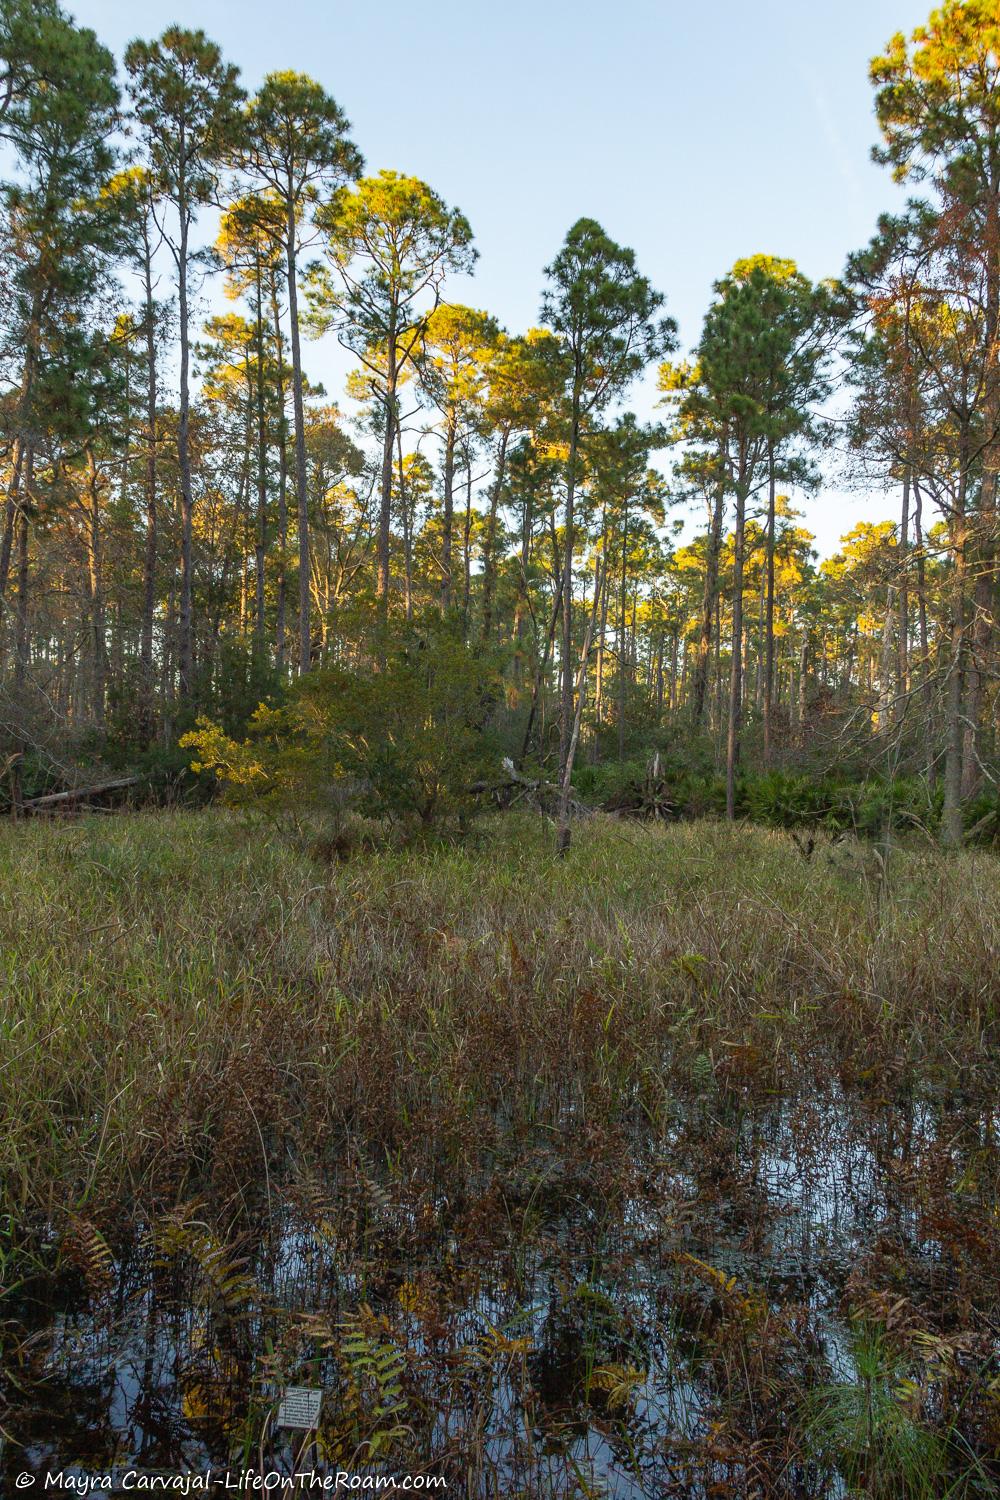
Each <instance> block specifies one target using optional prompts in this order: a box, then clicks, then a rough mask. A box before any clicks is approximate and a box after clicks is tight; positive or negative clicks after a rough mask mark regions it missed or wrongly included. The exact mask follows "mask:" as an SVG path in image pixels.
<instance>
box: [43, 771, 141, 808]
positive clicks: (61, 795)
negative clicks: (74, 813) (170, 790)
mask: <svg viewBox="0 0 1000 1500" xmlns="http://www.w3.org/2000/svg"><path fill="white" fill-rule="evenodd" d="M141 780H142V777H141V776H119V777H118V779H117V780H116V781H102V782H100V783H99V784H98V785H97V786H78V787H73V788H72V790H71V791H68V792H46V794H45V796H44V797H28V798H26V799H25V800H24V802H22V803H21V811H22V812H23V813H33V812H47V811H48V810H49V808H53V807H72V806H73V804H74V803H76V802H85V801H86V800H87V798H88V797H103V796H104V794H105V793H106V792H118V791H121V790H123V789H124V788H125V787H127V786H138V784H139V782H140V781H141Z"/></svg>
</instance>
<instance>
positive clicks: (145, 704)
mask: <svg viewBox="0 0 1000 1500" xmlns="http://www.w3.org/2000/svg"><path fill="white" fill-rule="evenodd" d="M152 262H153V255H152V247H151V245H150V242H149V229H148V224H147V227H146V229H145V231H144V240H143V281H144V290H145V300H146V546H145V554H144V557H143V567H142V629H141V639H140V645H139V677H140V681H141V688H140V691H141V694H142V705H141V712H140V726H139V739H140V743H141V744H142V746H143V748H145V747H147V746H148V745H149V744H150V742H151V741H152V738H153V699H154V683H153V617H154V614H155V611H156V546H157V536H156V531H157V514H156V510H157V506H156V483H157V476H156V398H157V380H156V304H155V302H154V300H153V264H152Z"/></svg>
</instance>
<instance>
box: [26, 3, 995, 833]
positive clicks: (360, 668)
mask: <svg viewBox="0 0 1000 1500" xmlns="http://www.w3.org/2000/svg"><path fill="white" fill-rule="evenodd" d="M871 79H872V83H873V87H874V101H875V111H876V117H877V122H878V127H879V130H880V132H881V144H880V145H879V146H878V148H877V151H876V155H877V156H878V158H879V159H880V160H881V161H882V162H884V163H885V165H886V166H887V167H888V168H889V169H891V171H892V172H893V174H894V175H895V176H896V177H897V178H898V179H900V180H903V181H906V182H907V183H909V184H911V185H912V190H913V193H914V194H915V196H913V197H912V198H911V199H910V200H909V201H908V202H907V206H906V208H905V209H904V210H903V211H902V212H901V213H898V214H896V215H894V216H889V215H886V216H885V217H883V218H882V219H881V220H880V222H879V224H878V228H877V232H876V234H875V236H874V238H873V239H872V241H871V243H870V244H869V245H868V246H867V247H865V248H863V249H861V250H859V251H858V253H857V254H855V255H853V256H852V257H851V258H850V260H849V263H848V265H847V267H846V268H844V269H842V270H840V268H831V270H834V269H836V270H839V271H840V274H839V276H838V277H837V279H833V278H832V277H831V279H830V280H829V281H824V282H822V283H819V284H814V283H812V282H811V281H810V280H809V279H808V278H807V277H806V276H805V275H804V274H803V273H802V272H801V271H800V270H799V269H798V268H797V267H796V265H795V264H794V263H793V262H792V261H790V260H788V259H783V258H780V257H778V256H772V255H764V254H752V255H748V256H747V258H745V259H741V260H740V261H738V262H737V263H736V264H735V265H734V266H733V267H732V269H731V270H729V271H728V272H727V273H726V274H724V275H721V276H720V279H719V280H718V281H717V282H716V283H715V289H714V296H713V299H712V302H711V305H710V306H709V308H708V310H707V312H706V315H705V319H704V323H703V327H702V330H701V334H700V337H699V339H698V342H697V344H696V346H695V347H694V348H693V349H692V350H691V351H690V353H689V355H688V356H687V357H686V358H684V357H682V356H681V355H680V353H679V350H678V340H677V332H676V327H675V325H674V323H673V322H672V320H671V319H670V318H669V317H668V316H667V315H666V312H665V303H664V298H663V296H662V294H661V293H660V291H659V290H658V289H656V288H654V287H653V286H652V285H651V283H650V282H649V281H648V280H647V278H646V277H645V276H644V275H643V274H642V271H641V269H640V268H639V266H638V265H637V263H636V257H635V255H634V254H633V252H632V251H631V250H630V249H628V248H627V247H625V246H622V245H620V244H618V243H617V242H616V241H615V240H614V239H613V238H612V237H611V236H610V235H609V233H608V232H607V231H606V230H605V229H604V228H603V227H602V226H601V225H599V224H598V223H596V222H595V221H593V220H592V219H588V218H581V219H580V220H579V221H578V222H577V223H576V224H574V225H573V226H572V227H571V228H570V229H569V230H568V233H567V235H566V238H565V241H564V243H563V245H562V246H561V247H560V248H558V250H556V251H555V253H554V255H553V259H552V261H551V263H550V265H549V266H548V267H546V268H545V269H544V271H542V270H541V269H540V273H539V280H540V318H539V326H537V327H534V328H529V329H525V330H514V331H511V330H508V329H505V328H503V327H502V326H501V325H500V323H499V322H498V320H497V319H496V318H495V317H494V316H493V315H491V313H490V312H489V311H488V310H482V309H479V308H477V307H474V306H466V305H464V304H462V303H458V302H456V301H453V300H450V297H449V289H450V286H451V285H452V284H453V283H454V279H455V278H456V277H457V276H460V275H462V274H464V273H468V272H470V271H471V270H472V269H473V266H474V262H475V259H476V250H475V247H474V243H473V234H472V229H471V227H470V225H469V223H468V222H467V220H466V218H465V217H464V215H463V214H462V212H461V211H460V209H459V208H457V207H455V206H452V205H449V204H447V203H446V202H444V201H443V199H442V198H441V197H440V196H439V195H438V193H436V192H435V191H434V189H433V188H432V187H431V186H429V185H428V184H426V183H425V182H423V181H421V180H418V179H416V178H414V177H409V176H404V175H401V174H399V173H396V172H394V171H391V170H374V171H373V170H370V169H369V168H368V167H367V166H366V164H365V162H364V159H363V157H362V154H361V151H360V149H359V147H358V146H357V145H356V144H355V142H354V140H353V138H352V134H351V126H350V124H349V122H348V120H347V119H346V118H345V115H344V113H343V112H342V110H341V109H340V107H339V106H338V104H337V103H336V102H335V100H334V99H333V98H332V97H331V95H330V94H329V93H327V91H326V89H325V87H324V85H323V84H321V83H319V82H317V81H314V80H312V79H311V78H308V77H306V76H303V75H302V74H299V73H294V72H275V73H272V74H270V75H269V76H268V77H267V78H265V79H264V81H263V82H262V83H261V84H260V86H259V88H258V89H257V90H256V92H253V91H251V90H249V89H247V88H245V87H244V86H243V84H242V83H241V80H240V77H239V73H238V70H237V69H236V68H235V67H234V66H233V65H232V64H231V63H229V62H227V60H226V59H225V58H224V57H223V55H222V54H221V52H220V50H219V48H218V47H217V46H216V45H215V44H214V43H213V42H212V41H210V40H209V39H208V38H207V37H206V36H205V35H204V34H203V33H202V32H200V31H188V30H184V29H182V28H180V27H171V28H169V29H168V30H167V31H165V32H164V34H163V35H162V36H161V37H160V38H159V39H157V40H154V41H135V42H133V43H131V44H130V45H129V47H128V48H127V49H126V51H125V54H124V58H123V60H122V65H121V67H120V68H119V67H117V66H116V62H115V59H114V58H113V57H112V55H111V53H110V52H109V51H108V50H107V48H105V47H104V46H103V45H102V43H101V42H100V40H99V39H98V38H97V37H96V36H95V35H94V33H93V32H92V31H90V30H87V29H85V28H82V27H79V26H77V25H76V24H75V23H74V21H73V20H72V18H71V17H70V16H69V15H68V14H67V13H66V12H65V11H63V10H62V9H61V8H60V7H59V5H58V4H56V3H55V0H0V138H2V148H0V149H2V155H0V169H2V174H3V182H2V187H0V192H2V215H0V485H2V492H3V499H2V502H0V503H2V524H0V653H2V654H0V687H2V700H0V717H2V722H0V737H2V745H0V751H2V763H0V769H2V771H3V782H4V797H5V798H6V799H7V801H8V802H9V803H10V804H12V805H13V807H14V808H15V810H16V809H17V808H18V807H19V806H20V805H22V804H23V802H24V801H25V800H26V799H28V800H30V798H31V796H32V795H37V794H38V793H39V792H41V791H45V790H49V789H51V788H52V787H54V786H58V785H60V784H64V783H65V782H66V781H67V778H68V777H69V775H70V768H71V767H72V766H79V765H80V764H81V763H83V762H86V761H88V760H90V761H94V762H98V761H100V762H103V763H106V764H115V765H118V766H121V765H127V766H130V767H139V768H145V769H146V771H148V772H150V774H152V771H153V770H154V769H155V768H156V767H160V768H161V769H162V768H163V767H165V766H166V767H172V768H174V769H175V770H179V769H180V768H181V767H182V766H184V765H186V764H187V761H188V759H189V758H190V754H191V752H190V749H185V748H183V747H181V746H180V742H181V740H182V739H183V738H184V737H185V736H190V734H191V731H192V730H193V731H194V734H195V741H194V742H195V744H196V746H197V747H198V753H199V754H200V755H201V759H202V763H203V764H209V765H215V766H217V767H220V768H222V769H223V770H225V771H227V774H229V775H230V777H231V778H232V779H234V780H237V781H238V780H240V779H242V780H243V781H252V780H253V778H254V776H255V775H258V774H261V763H262V757H264V759H266V755H270V756H271V758H272V759H271V761H269V762H268V763H267V768H266V769H267V770H268V774H269V775H271V779H272V781H273V780H274V778H275V777H279V779H280V778H283V779H284V781H285V782H291V783H294V784H296V785H303V786H304V785H305V783H306V782H308V781H309V780H310V778H312V779H313V780H315V779H316V777H317V776H319V778H320V779H321V780H325V781H327V782H329V780H330V778H331V776H332V775H333V774H334V773H335V772H336V771H342V772H346V773H347V774H349V775H354V776H355V777H356V778H357V780H358V782H359V784H364V785H368V786H371V785H376V786H379V785H380V786H381V787H382V788H383V790H385V789H386V788H388V789H389V792H391V791H392V789H393V788H395V789H396V791H397V792H398V791H399V788H400V787H401V786H403V785H404V784H405V785H406V786H407V787H410V786H411V783H412V782H413V780H414V777H416V779H417V781H418V782H419V784H420V791H419V795H417V794H416V793H412V792H411V791H408V792H407V796H409V797H410V802H411V804H412V806H413V807H414V808H415V810H417V811H419V812H420V813H421V815H422V816H425V817H427V816H430V815H431V814H432V812H433V809H434V808H435V807H437V806H440V805H442V803H443V802H444V801H445V800H446V794H447V793H448V792H449V790H450V791H451V792H455V791H456V790H457V789H458V788H460V787H461V786H462V785H466V784H468V783H469V782H470V781H473V780H475V776H476V774H478V775H480V776H484V775H487V768H488V766H490V765H492V766H493V767H494V768H496V767H497V766H499V764H500V758H501V756H504V755H505V756H507V757H508V759H509V762H510V765H511V767H512V770H513V774H514V775H515V776H518V775H520V774H521V773H522V768H524V767H525V766H533V767H534V768H535V770H536V772H537V773H538V775H539V776H541V777H545V778H548V780H549V782H550V783H551V785H552V786H553V787H554V788H555V789H556V800H557V804H558V806H557V811H558V815H559V824H560V834H559V837H560V846H561V847H565V846H566V845H567V844H568V841H569V823H568V813H569V810H570V807H571V804H572V799H573V792H572V778H573V774H574V767H576V769H577V772H578V773H579V772H580V771H581V770H582V769H585V770H586V773H587V775H588V776H589V777H590V780H591V782H592V783H593V784H595V785H596V784H597V783H598V781H599V779H600V774H599V773H600V772H601V768H608V767H614V766H619V765H624V766H628V765H630V764H632V763H634V762H638V761H641V760H644V759H645V758H646V757H647V756H648V755H649V753H650V752H651V751H653V750H659V751H661V752H664V753H667V752H669V753H670V754H672V755H673V756H674V757H675V758H676V757H680V758H681V759H683V758H684V757H687V759H688V761H689V762H690V764H691V765H692V766H699V767H702V768H704V769H706V770H707V772H708V773H710V774H712V775H715V776H717V777H718V778H719V781H718V785H719V787H720V788H721V791H720V794H719V796H720V802H719V810H720V811H721V810H723V809H724V810H725V811H726V812H727V813H728V815H729V816H730V817H732V816H735V815H736V814H737V813H738V812H740V811H741V810H743V809H744V808H745V806H746V796H745V787H746V779H747V775H748V773H749V772H751V771H756V772H758V773H770V774H771V775H772V776H778V775H779V774H780V773H782V772H791V771H798V772H801V773H805V774H808V775H810V776H814V777H815V776H820V775H823V776H825V777H826V778H827V779H829V778H831V777H832V778H834V779H836V777H838V776H841V777H843V776H848V775H851V776H856V777H858V778H862V779H863V778H864V777H866V776H870V775H876V774H877V775H881V776H883V777H887V778H890V779H891V778H894V777H900V778H902V777H907V778H910V779H911V781H912V780H914V779H918V780H919V782H920V784H921V786H922V787H923V788H924V791H925V793H926V798H927V805H928V807H932V808H933V809H934V818H935V827H936V828H937V829H938V830H939V832H940V835H941V837H942V838H943V840H944V841H945V842H947V843H949V844H952V845H955V844H958V843H960V842H961V841H962V840H963V838H965V837H966V835H967V832H968V830H969V829H970V828H971V827H975V828H976V829H981V828H983V827H984V826H985V827H987V828H989V829H990V830H991V831H992V832H994V833H995V832H996V830H997V818H996V808H997V806H998V803H997V796H996V780H995V777H996V774H997V770H998V761H997V750H996V728H997V678H996V668H997V627H996V603H997V588H998V574H997V544H998V532H997V470H998V464H1000V362H998V348H1000V341H998V321H1000V3H997V0H964V3H962V0H948V3H946V4H945V5H943V6H942V7H941V8H940V9H939V10H937V11H935V12H934V13H933V15H932V16H931V18H930V20H929V22H928V24H927V25H926V26H925V27H922V28H920V29H918V30H917V31H916V32H915V33H914V34H913V36H912V37H910V38H906V37H904V36H902V35H899V36H896V37H895V38H893V39H892V41H891V42H890V43H889V44H888V46H887V48H886V50H885V52H884V53H883V54H882V55H880V56H879V57H877V58H876V59H875V60H874V61H873V62H872V64H871ZM831 211H832V209H831ZM220 291H224V294H225V297H224V298H223V297H222V296H220V295H219V292H220ZM206 309H211V314H210V315H208V316H207V315H206ZM320 339H326V340H338V341H339V343H340V344H341V345H342V346H343V347H344V348H345V349H346V350H348V351H349V352H350V354H351V356H352V362H353V369H352V373H351V374H350V376H349V379H348V386H347V392H348V394H349V396H350V397H351V398H352V399H353V401H354V402H355V403H357V410H358V412H359V416H358V417H357V419H352V420H348V419H346V418H345V416H344V415H343V414H342V412H341V411H340V409H339V408H338V407H337V405H336V404H335V403H334V402H333V401H332V400H331V398H330V396H329V395H328V394H327V393H326V392H324V391H323V390H322V389H321V388H320V387H319V386H318V384H317V383H316V381H315V380H314V378H312V377H311V376H310V371H309V362H310V352H311V350H312V348H314V347H315V341H316V340H320ZM653 369H655V370H657V371H658V382H659V391H660V400H659V405H658V407H657V416H658V420H657V421H656V422H655V423H648V422H644V421H642V420H640V419H639V418H638V417H637V416H636V415H635V414H634V413H632V412H630V411H629V410H628V407H627V402H628V395H629V392H630V389H632V388H633V386H634V384H635V382H636V381H637V379H638V378H639V377H641V376H642V375H643V374H644V372H648V371H650V370H653ZM826 450H830V451H832V452H834V453H835V454H836V459H837V463H838V464H839V465H840V466H841V469H842V470H844V469H849V470H850V472H851V474H852V475H853V477H854V478H855V479H856V480H857V481H858V482H862V483H866V484H868V485H870V486H871V488H872V490H873V492H880V493H881V492H883V491H885V490H886V489H887V488H891V490H892V493H893V494H895V495H897V496H899V510H898V519H896V520H893V521H883V522H879V523H873V522H864V523H862V524H860V525H858V526H856V527H855V528H854V530H853V531H851V532H850V534H849V535H847V536H845V537H844V538H843V541H842V548H841V550H840V551H839V552H838V553H837V554H836V555H835V556H833V557H831V558H828V559H826V560H824V561H819V560H818V559H817V556H816V553H815V551H814V549H813V545H812V544H813V540H814V539H813V537H812V536H811V535H810V533H809V532H808V531H807V530H806V529H805V528H804V527H803V526H802V525H801V524H800V521H801V517H800V515H799V513H797V511H796V510H795V507H794V504H793V497H794V496H795V495H796V494H800V495H801V494H804V493H807V492H809V491H810V490H813V491H815V490H817V489H818V488H819V487H820V485H821V483H822V474H823V472H824V469H825V470H826V471H827V472H828V471H829V467H830V466H829V463H828V462H826V463H825V462H824V454H825V452H826ZM894 503H895V502H894ZM692 507H693V508H694V511H695V513H696V514H701V515H703V523H702V524H701V526H700V528H699V529H696V534H695V535H694V536H693V537H691V538H690V539H685V540H683V541H682V540H681V535H680V529H679V524H678V522H677V517H678V516H679V515H681V514H682V513H687V511H689V510H690V509H691V508H692ZM262 747H263V748H262ZM265 750H266V755H265ZM414 767H416V768H417V769H416V771H414ZM579 779H580V777H579V774H578V781H579ZM786 784H787V783H786ZM400 795H401V794H400ZM386 798H387V800H386V805H387V806H390V807H391V806H392V805H393V804H392V796H391V795H389V794H388V793H387V794H386ZM398 800H399V798H398V797H397V801H398ZM404 800H405V799H404Z"/></svg>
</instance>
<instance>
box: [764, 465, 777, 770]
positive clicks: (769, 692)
mask: <svg viewBox="0 0 1000 1500" xmlns="http://www.w3.org/2000/svg"><path fill="white" fill-rule="evenodd" d="M774 507H775V500H774V445H773V444H772V443H768V447H767V600H766V603H765V613H764V764H765V765H767V766H769V765H770V764H771V754H772V750H773V745H772V738H773V723H772V721H773V715H774V544H775V536H774V527H775V514H774Z"/></svg>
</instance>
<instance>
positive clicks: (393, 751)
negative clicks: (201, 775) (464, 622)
mask: <svg viewBox="0 0 1000 1500" xmlns="http://www.w3.org/2000/svg"><path fill="white" fill-rule="evenodd" d="M501 690H502V685H501V676H500V671H499V665H498V663H497V662H496V661H495V660H494V659H493V658H492V657H490V656H489V655H486V654H481V653H477V652H475V651H474V650H472V649H470V648H469V647H468V646H467V645H465V643H464V642H463V641H462V640H461V638H460V637H459V636H458V635H457V634H456V633H455V631H454V629H453V628H452V627H451V626H450V624H449V623H447V622H442V621H441V620H438V619H431V620H430V621H428V622H425V623H423V624H418V625H413V626H409V627H406V628H404V629H403V630H401V631H400V632H399V633H398V634H397V635H396V636H395V638H394V639H393V640H392V641H391V642H389V643H388V644H387V648H386V655H385V661H384V664H383V665H381V666H380V667H378V668H372V667H365V668H361V669H350V668H346V667H328V668H324V669H323V670H320V671H314V672H309V673H307V674H306V675H305V676H303V677H301V678H299V679H298V680H297V681H296V682H295V683H294V684H293V685H292V687H291V688H290V689H289V691H288V695H287V699H286V701H285V702H284V703H283V704H281V705H280V706H279V707H277V708H268V707H266V706H263V705H262V706H261V708H259V709H258V711H257V713H256V714H255V715H254V716H253V718H252V720H251V723H250V730H249V734H248V736H247V738H246V739H245V740H242V741H237V740H235V739H233V738H231V737H230V736H229V735H227V734H226V732H225V730H224V728H223V727H222V726H220V725H218V724H215V723H213V722H212V721H211V720H209V719H206V718H203V719H200V720H199V723H198V727H197V728H196V729H195V730H194V731H192V732H191V733H189V734H186V735H185V736H184V737H183V739H182V741H181V743H182V745H183V746H185V747H186V748H188V749H191V750H194V751H195V752H196V755H195V759H194V760H193V762H192V769H193V770H195V771H203V770H206V769H208V770H211V771H213V772H214V773H215V775H216V776H217V777H218V778H219V779H220V780H221V781H222V782H223V784H224V785H225V787H226V789H227V793H228V795H229V796H230V798H231V799H234V800H237V801H247V800H251V801H254V802H263V803H265V804H270V805H272V806H276V807H280V808H287V809H291V810H293V811H296V810H299V809H301V810H304V809H306V808H307V807H312V808H314V809H316V808H320V809H325V810H327V811H331V810H334V811H337V812H341V811H342V810H343V809H344V807H345V806H346V805H347V804H348V803H351V804H353V805H355V806H356V807H357V808H358V810H359V811H360V812H361V813H363V814H365V815H366V816H369V817H375V818H386V817H388V818H391V819H395V820H401V819H402V820H405V819H410V820H416V821H418V822H419V823H420V824H422V825H424V826H429V825H431V824H433V823H438V822H440V821H442V820H444V819H447V818H451V817H458V818H459V819H460V820H463V819H464V818H465V817H467V816H468V815H469V814H470V813H471V812H472V811H473V810H474V808H475V806H476V801H475V794H474V791H473V788H474V785H475V783H476V781H477V780H478V779H479V778H481V777H483V776H486V775H488V774H495V771H496V767H497V764H498V761H499V756H500V750H501V747H500V744H499V741H498V740H497V737H496V736H495V734H494V733H493V731H492V727H491V726H492V718H493V712H494V709H495V708H496V706H497V705H498V703H499V701H500V694H501Z"/></svg>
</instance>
